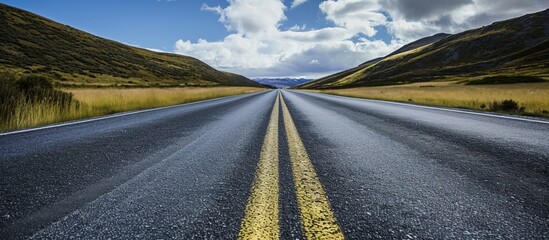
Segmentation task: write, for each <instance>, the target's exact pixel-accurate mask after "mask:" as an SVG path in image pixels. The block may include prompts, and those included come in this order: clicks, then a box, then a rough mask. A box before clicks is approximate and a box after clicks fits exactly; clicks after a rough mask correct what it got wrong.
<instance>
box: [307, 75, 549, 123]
mask: <svg viewBox="0 0 549 240" xmlns="http://www.w3.org/2000/svg"><path fill="white" fill-rule="evenodd" d="M315 91H317V92H322V93H328V94H334V95H342V96H350V97H358V98H369V99H379V100H389V101H398V102H414V103H420V104H426V105H433V106H446V107H457V108H467V109H476V110H489V106H491V104H492V103H493V102H494V101H498V102H499V101H503V100H506V99H512V100H514V101H517V102H518V103H519V105H520V106H521V107H524V114H526V115H536V116H545V117H549V83H527V84H506V85H482V86H467V85H462V84H455V83H449V82H439V83H419V84H408V85H399V86H384V87H361V88H350V89H336V90H315Z"/></svg>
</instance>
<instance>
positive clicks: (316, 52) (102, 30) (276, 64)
mask: <svg viewBox="0 0 549 240" xmlns="http://www.w3.org/2000/svg"><path fill="white" fill-rule="evenodd" d="M0 2H2V3H5V4H8V5H11V6H15V7H18V8H22V9H25V10H28V11H31V12H33V13H37V14H39V15H42V16H44V17H47V18H50V19H52V20H54V21H57V22H60V23H63V24H67V25H70V26H72V27H75V28H78V29H81V30H84V31H87V32H89V33H92V34H95V35H98V36H101V37H104V38H108V39H112V40H115V41H119V42H123V43H127V44H130V45H134V46H139V47H143V48H149V49H156V50H162V51H166V52H172V53H177V54H184V55H190V56H193V57H196V58H198V59H200V60H202V61H205V62H206V63H208V64H210V65H212V66H213V67H216V68H218V69H221V70H225V71H231V72H236V73H240V74H243V75H246V76H248V77H310V78H316V77H321V76H324V75H327V74H330V73H333V72H336V71H340V70H343V69H347V68H350V67H353V66H356V65H358V64H360V63H362V62H364V61H367V60H369V59H372V58H375V57H379V56H383V55H386V54H388V53H390V52H391V51H394V50H396V49H397V48H399V47H400V46H402V45H403V44H406V43H409V42H411V41H413V40H416V39H418V38H421V37H425V36H430V35H433V34H436V33H439V32H447V33H456V32H460V31H463V30H466V29H470V28H475V27H479V26H482V25H487V24H490V23H491V22H493V21H499V20H503V19H508V18H511V17H516V16H520V15H523V14H526V13H531V12H536V11H541V10H544V9H545V8H547V7H549V3H547V1H546V0H521V1H516V0H499V1H492V0H452V1H447V0H413V1H412V0H284V1H282V0H228V1H225V0H217V1H215V0H116V1H113V0H111V1H107V0H93V1H92V0H80V1H78V0H48V1H43V0H26V1H21V0H0Z"/></svg>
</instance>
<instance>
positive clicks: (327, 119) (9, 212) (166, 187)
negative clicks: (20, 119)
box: [0, 90, 549, 239]
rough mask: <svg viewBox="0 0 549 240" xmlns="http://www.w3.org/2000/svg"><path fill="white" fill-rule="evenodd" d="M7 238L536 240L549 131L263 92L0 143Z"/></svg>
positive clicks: (535, 125) (543, 214) (543, 212)
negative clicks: (486, 239) (447, 239)
mask: <svg viewBox="0 0 549 240" xmlns="http://www.w3.org/2000/svg"><path fill="white" fill-rule="evenodd" d="M0 154H1V155H0V196H1V197H0V218H1V221H0V236H2V237H1V238H2V239H18V238H35V239H44V238H46V239H67V238H71V237H72V238H79V239H82V238H83V239H106V238H113V239H135V238H147V239H151V238H163V239H169V238H176V239H192V238H197V239H235V238H242V239H247V238H248V239H253V238H281V239H314V238H321V237H324V238H327V239H342V238H347V239H371V238H395V239H397V238H398V239H407V238H409V239H416V238H418V239H425V238H427V239H441V238H459V239H478V238H481V239H485V238H490V239H492V238H503V239H543V238H546V237H547V236H549V122H548V121H545V120H539V119H525V118H518V117H508V116H501V115H492V114H485V113H477V112H467V111H461V110H454V109H441V108H432V107H423V106H416V105H409V104H400V103H392V102H384V101H373V100H362V99H354V98H346V97H337V96H329V95H322V94H316V93H304V92H295V91H275V90H273V91H264V92H260V93H253V94H246V95H240V96H234V97H227V98H222V99H215V100H209V101H204V102H199V103H193V104H185V105H180V106H175V107H170V108H163V109H158V110H153V111H144V112H136V113H133V114H124V115H120V116H113V117H107V118H100V119H97V120H92V121H85V122H75V123H71V124H64V125H61V126H54V127H47V128H42V129H37V130H31V131H24V132H16V133H8V134H2V135H0Z"/></svg>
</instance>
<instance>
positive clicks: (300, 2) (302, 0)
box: [290, 0, 307, 8]
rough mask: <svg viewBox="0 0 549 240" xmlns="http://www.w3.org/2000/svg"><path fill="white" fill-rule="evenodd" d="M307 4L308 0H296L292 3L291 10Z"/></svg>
mask: <svg viewBox="0 0 549 240" xmlns="http://www.w3.org/2000/svg"><path fill="white" fill-rule="evenodd" d="M305 2H307V0H294V1H293V2H292V6H291V7H290V8H295V7H297V6H299V5H301V4H303V3H305Z"/></svg>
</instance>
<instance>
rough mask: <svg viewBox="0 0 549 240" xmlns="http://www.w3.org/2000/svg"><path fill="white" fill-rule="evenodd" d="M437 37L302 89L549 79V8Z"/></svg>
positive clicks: (408, 46)
mask: <svg viewBox="0 0 549 240" xmlns="http://www.w3.org/2000/svg"><path fill="white" fill-rule="evenodd" d="M435 36H436V35H435ZM436 40H437V41H435V42H433V43H429V42H428V41H427V43H428V44H426V45H425V44H418V45H416V46H415V48H410V46H411V45H407V46H405V47H407V48H408V49H405V50H407V51H400V50H399V51H397V53H396V54H391V55H388V56H386V57H384V58H381V59H375V60H373V61H368V62H366V63H364V64H361V65H360V66H358V67H355V68H352V69H349V70H346V71H343V72H340V73H336V74H333V75H330V76H327V77H324V78H321V79H318V80H316V81H313V82H310V83H307V84H304V85H301V86H300V88H317V89H329V88H349V87H359V86H377V85H391V84H404V83H414V82H427V81H479V80H482V79H485V78H493V77H494V76H502V77H506V78H510V77H511V78H516V79H527V78H531V77H534V78H537V79H545V80H548V79H549V10H545V11H543V12H539V13H534V14H529V15H525V16H523V17H519V18H515V19H511V20H507V21H502V22H496V23H493V24H491V25H489V26H485V27H482V28H479V29H474V30H470V31H466V32H462V33H459V34H455V35H450V36H443V37H442V38H440V39H436ZM417 42H425V41H422V40H418V41H417ZM412 45H413V44H412Z"/></svg>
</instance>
